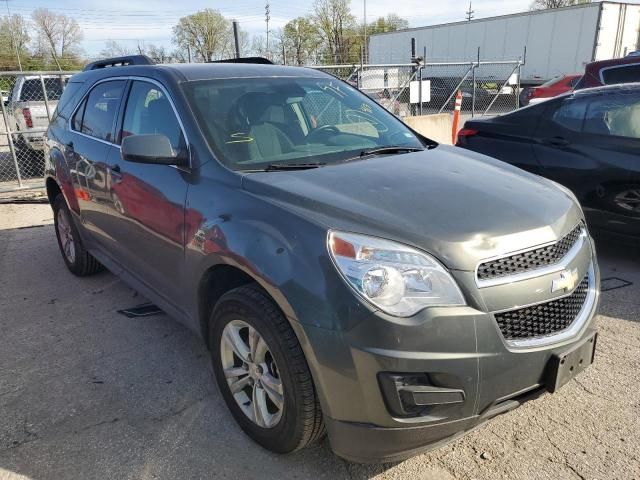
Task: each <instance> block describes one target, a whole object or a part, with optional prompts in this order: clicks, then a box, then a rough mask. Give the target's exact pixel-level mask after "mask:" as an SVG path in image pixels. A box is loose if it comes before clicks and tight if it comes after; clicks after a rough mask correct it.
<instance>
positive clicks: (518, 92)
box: [516, 61, 522, 110]
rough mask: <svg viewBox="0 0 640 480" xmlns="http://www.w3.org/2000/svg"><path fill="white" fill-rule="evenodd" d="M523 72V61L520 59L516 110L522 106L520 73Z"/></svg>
mask: <svg viewBox="0 0 640 480" xmlns="http://www.w3.org/2000/svg"><path fill="white" fill-rule="evenodd" d="M521 73H522V63H520V62H519V61H518V83H517V85H516V110H517V109H519V108H520V74H521Z"/></svg>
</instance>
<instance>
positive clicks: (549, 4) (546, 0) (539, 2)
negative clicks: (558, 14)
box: [531, 0, 591, 10]
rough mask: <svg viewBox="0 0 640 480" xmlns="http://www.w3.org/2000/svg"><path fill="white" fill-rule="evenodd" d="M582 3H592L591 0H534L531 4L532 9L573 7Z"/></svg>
mask: <svg viewBox="0 0 640 480" xmlns="http://www.w3.org/2000/svg"><path fill="white" fill-rule="evenodd" d="M582 3H591V0H534V1H533V3H532V4H531V10H546V9H549V8H562V7H571V6H573V5H579V4H582Z"/></svg>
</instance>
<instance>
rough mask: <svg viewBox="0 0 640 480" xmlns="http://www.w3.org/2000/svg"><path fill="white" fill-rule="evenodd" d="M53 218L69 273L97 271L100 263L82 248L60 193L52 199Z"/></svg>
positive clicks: (79, 273)
mask: <svg viewBox="0 0 640 480" xmlns="http://www.w3.org/2000/svg"><path fill="white" fill-rule="evenodd" d="M53 220H54V225H55V228H56V237H57V239H58V246H59V247H60V253H62V258H63V260H64V263H65V264H66V265H67V268H68V269H69V270H70V271H71V273H73V274H75V275H78V276H80V277H83V276H87V275H93V274H94V273H96V272H99V271H100V270H101V269H102V265H101V264H100V263H99V262H98V261H97V260H96V259H95V258H94V257H93V256H92V255H91V254H90V253H89V252H88V251H87V250H86V249H85V248H84V245H83V244H82V240H81V239H80V234H79V233H78V230H77V228H76V226H75V224H74V223H73V219H72V218H71V212H70V211H69V207H67V202H66V201H65V199H64V197H63V196H62V194H59V195H58V196H57V197H56V198H55V200H54V201H53Z"/></svg>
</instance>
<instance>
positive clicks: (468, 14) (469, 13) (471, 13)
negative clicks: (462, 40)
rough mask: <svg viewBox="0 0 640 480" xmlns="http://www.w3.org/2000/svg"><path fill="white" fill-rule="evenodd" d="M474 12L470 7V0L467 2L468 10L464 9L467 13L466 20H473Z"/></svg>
mask: <svg viewBox="0 0 640 480" xmlns="http://www.w3.org/2000/svg"><path fill="white" fill-rule="evenodd" d="M474 13H475V12H474V11H473V10H472V9H471V2H469V10H467V11H466V14H467V22H470V21H471V20H473V14H474Z"/></svg>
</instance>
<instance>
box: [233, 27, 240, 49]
mask: <svg viewBox="0 0 640 480" xmlns="http://www.w3.org/2000/svg"><path fill="white" fill-rule="evenodd" d="M233 39H234V40H235V42H236V58H240V40H238V22H237V21H236V20H234V21H233Z"/></svg>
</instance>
